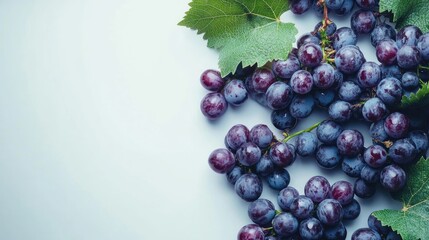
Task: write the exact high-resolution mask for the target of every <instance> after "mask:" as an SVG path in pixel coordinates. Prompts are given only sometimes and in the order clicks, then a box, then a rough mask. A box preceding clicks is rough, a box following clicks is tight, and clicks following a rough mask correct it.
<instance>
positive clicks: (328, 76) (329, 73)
mask: <svg viewBox="0 0 429 240" xmlns="http://www.w3.org/2000/svg"><path fill="white" fill-rule="evenodd" d="M334 75H335V70H334V68H333V67H332V66H331V65H329V64H327V63H322V64H320V65H319V66H317V67H316V68H315V69H314V71H313V80H314V85H315V86H316V87H318V88H319V89H328V88H330V87H331V86H332V85H333V84H334V82H335V79H334V77H335V76H334Z"/></svg>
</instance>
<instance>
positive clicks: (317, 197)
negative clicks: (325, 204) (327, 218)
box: [304, 176, 331, 203]
mask: <svg viewBox="0 0 429 240" xmlns="http://www.w3.org/2000/svg"><path fill="white" fill-rule="evenodd" d="M330 188H331V185H330V184H329V181H328V179H326V178H325V177H322V176H314V177H312V178H310V179H309V180H308V181H307V183H306V184H305V187H304V193H305V196H306V197H308V198H310V199H311V200H312V201H313V202H314V203H320V202H322V201H323V200H325V199H326V198H327V197H328V196H329V191H330Z"/></svg>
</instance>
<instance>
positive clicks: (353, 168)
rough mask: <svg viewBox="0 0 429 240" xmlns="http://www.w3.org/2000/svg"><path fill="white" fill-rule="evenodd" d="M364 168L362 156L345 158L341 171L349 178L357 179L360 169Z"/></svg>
mask: <svg viewBox="0 0 429 240" xmlns="http://www.w3.org/2000/svg"><path fill="white" fill-rule="evenodd" d="M364 166H365V162H364V161H363V157H362V155H358V156H355V157H345V158H344V160H343V162H342V165H341V169H342V170H343V172H344V173H345V174H347V175H348V176H350V177H359V176H360V172H361V171H362V168H363V167H364Z"/></svg>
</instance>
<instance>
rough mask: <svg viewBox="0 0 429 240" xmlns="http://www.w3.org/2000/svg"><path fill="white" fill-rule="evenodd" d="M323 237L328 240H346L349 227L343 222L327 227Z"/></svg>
mask: <svg viewBox="0 0 429 240" xmlns="http://www.w3.org/2000/svg"><path fill="white" fill-rule="evenodd" d="M323 237H324V238H325V239H326V240H345V239H346V237H347V229H346V227H345V226H344V224H343V223H342V222H340V223H339V224H337V225H335V226H331V227H325V228H324V231H323Z"/></svg>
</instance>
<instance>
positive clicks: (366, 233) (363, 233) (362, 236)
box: [351, 228, 381, 240]
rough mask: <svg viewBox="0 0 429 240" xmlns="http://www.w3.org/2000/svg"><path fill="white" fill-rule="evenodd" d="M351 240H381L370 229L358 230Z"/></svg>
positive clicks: (378, 235)
mask: <svg viewBox="0 0 429 240" xmlns="http://www.w3.org/2000/svg"><path fill="white" fill-rule="evenodd" d="M351 240H381V236H380V234H378V233H377V232H376V231H374V230H372V229H370V228H359V229H358V230H356V231H355V232H354V233H353V235H352V238H351Z"/></svg>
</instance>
